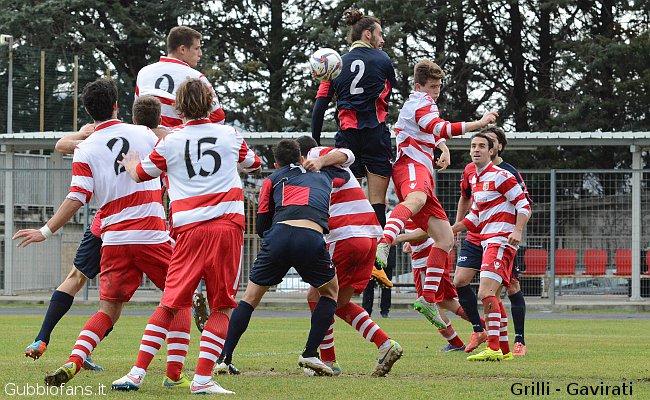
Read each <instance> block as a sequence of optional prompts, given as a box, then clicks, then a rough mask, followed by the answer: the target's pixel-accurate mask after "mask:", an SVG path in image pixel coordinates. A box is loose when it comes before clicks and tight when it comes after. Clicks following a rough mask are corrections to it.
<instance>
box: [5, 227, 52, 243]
mask: <svg viewBox="0 0 650 400" xmlns="http://www.w3.org/2000/svg"><path fill="white" fill-rule="evenodd" d="M16 239H22V241H21V242H20V243H18V244H17V245H16V247H27V245H29V244H30V243H38V242H42V241H44V240H45V236H43V234H42V233H41V231H40V230H38V229H21V230H19V231H18V232H16V233H15V234H14V236H13V237H12V238H11V240H16Z"/></svg>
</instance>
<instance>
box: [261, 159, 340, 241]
mask: <svg viewBox="0 0 650 400" xmlns="http://www.w3.org/2000/svg"><path fill="white" fill-rule="evenodd" d="M349 179H350V175H349V174H348V173H347V172H346V171H345V170H342V169H339V168H333V167H326V168H323V169H322V170H321V171H319V172H309V171H307V170H305V169H304V168H303V167H302V166H301V165H295V164H290V165H285V166H284V167H282V168H280V169H278V170H277V171H275V172H274V173H273V174H271V175H270V176H269V177H268V178H266V179H264V182H263V183H262V189H261V190H260V200H259V205H258V209H257V214H258V215H257V221H258V223H257V234H258V235H260V236H263V234H264V232H265V231H266V230H268V229H269V228H270V227H271V225H272V224H276V223H278V222H281V221H287V220H291V219H306V220H309V221H313V222H315V223H317V224H318V225H320V226H321V227H322V228H323V231H324V233H328V232H329V228H328V225H327V221H328V219H329V208H330V197H331V195H332V187H340V186H342V185H344V184H345V183H346V182H347V181H348V180H349ZM271 218H272V220H271Z"/></svg>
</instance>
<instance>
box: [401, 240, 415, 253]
mask: <svg viewBox="0 0 650 400" xmlns="http://www.w3.org/2000/svg"><path fill="white" fill-rule="evenodd" d="M412 251H413V249H412V248H411V243H409V242H404V243H403V244H402V253H404V254H409V253H410V252H412Z"/></svg>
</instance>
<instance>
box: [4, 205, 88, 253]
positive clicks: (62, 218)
mask: <svg viewBox="0 0 650 400" xmlns="http://www.w3.org/2000/svg"><path fill="white" fill-rule="evenodd" d="M82 205H83V204H81V202H80V201H78V200H71V199H65V200H63V203H62V204H61V206H60V207H59V209H58V210H56V213H55V214H54V215H53V216H52V218H50V220H49V221H47V223H46V224H45V225H44V226H43V227H42V228H41V229H21V230H19V231H18V232H16V233H15V234H14V236H13V237H12V238H11V239H12V240H16V239H22V240H21V241H20V243H18V244H17V245H16V247H26V246H27V245H29V244H30V243H38V242H42V241H44V240H46V239H47V238H49V237H50V236H52V235H53V234H54V233H55V232H56V231H58V230H59V229H61V227H63V225H65V223H66V222H68V221H69V220H70V218H72V217H73V216H74V214H75V213H76V212H77V211H78V210H79V209H80V208H81V206H82Z"/></svg>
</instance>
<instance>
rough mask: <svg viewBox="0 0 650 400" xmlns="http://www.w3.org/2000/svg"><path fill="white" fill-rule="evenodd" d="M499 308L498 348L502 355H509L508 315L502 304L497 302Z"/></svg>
mask: <svg viewBox="0 0 650 400" xmlns="http://www.w3.org/2000/svg"><path fill="white" fill-rule="evenodd" d="M499 307H500V308H501V327H500V328H499V346H500V347H501V352H502V353H503V354H508V353H510V342H509V341H508V314H506V308H505V307H504V306H503V302H501V301H500V302H499Z"/></svg>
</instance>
